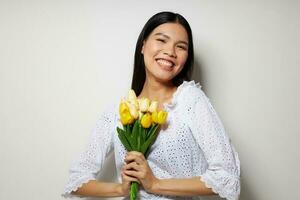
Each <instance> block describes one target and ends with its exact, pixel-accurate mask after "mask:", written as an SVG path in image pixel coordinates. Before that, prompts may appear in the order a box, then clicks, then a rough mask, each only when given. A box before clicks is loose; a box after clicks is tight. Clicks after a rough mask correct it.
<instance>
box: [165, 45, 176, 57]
mask: <svg viewBox="0 0 300 200" xmlns="http://www.w3.org/2000/svg"><path fill="white" fill-rule="evenodd" d="M164 54H166V55H168V56H170V57H174V58H176V57H177V55H176V52H175V49H174V47H167V48H166V49H165V51H164Z"/></svg>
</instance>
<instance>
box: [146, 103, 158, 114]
mask: <svg viewBox="0 0 300 200" xmlns="http://www.w3.org/2000/svg"><path fill="white" fill-rule="evenodd" d="M157 107H158V102H157V101H151V104H150V107H149V108H148V111H149V112H151V113H153V112H155V111H157Z"/></svg>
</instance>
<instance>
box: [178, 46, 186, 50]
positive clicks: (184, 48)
mask: <svg viewBox="0 0 300 200" xmlns="http://www.w3.org/2000/svg"><path fill="white" fill-rule="evenodd" d="M177 47H178V48H180V49H183V50H186V47H185V46H177Z"/></svg>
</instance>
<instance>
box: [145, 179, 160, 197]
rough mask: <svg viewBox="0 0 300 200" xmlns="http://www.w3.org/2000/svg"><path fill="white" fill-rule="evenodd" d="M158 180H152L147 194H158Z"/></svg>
mask: <svg viewBox="0 0 300 200" xmlns="http://www.w3.org/2000/svg"><path fill="white" fill-rule="evenodd" d="M160 181H161V180H160V179H158V178H155V179H154V180H153V183H152V185H151V187H150V188H149V190H148V192H149V193H153V194H156V193H157V192H158V188H159V183H160Z"/></svg>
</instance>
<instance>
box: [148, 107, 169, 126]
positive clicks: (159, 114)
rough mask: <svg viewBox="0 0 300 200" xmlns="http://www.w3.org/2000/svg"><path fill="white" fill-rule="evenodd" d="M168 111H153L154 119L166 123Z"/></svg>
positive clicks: (158, 122) (157, 122) (156, 121)
mask: <svg viewBox="0 0 300 200" xmlns="http://www.w3.org/2000/svg"><path fill="white" fill-rule="evenodd" d="M167 116H168V113H167V112H165V111H162V110H161V111H159V112H156V111H155V112H153V113H152V121H153V122H154V123H156V124H160V125H161V124H164V123H165V122H166V119H167Z"/></svg>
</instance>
